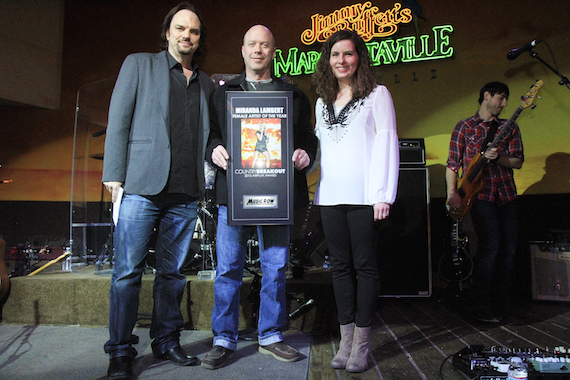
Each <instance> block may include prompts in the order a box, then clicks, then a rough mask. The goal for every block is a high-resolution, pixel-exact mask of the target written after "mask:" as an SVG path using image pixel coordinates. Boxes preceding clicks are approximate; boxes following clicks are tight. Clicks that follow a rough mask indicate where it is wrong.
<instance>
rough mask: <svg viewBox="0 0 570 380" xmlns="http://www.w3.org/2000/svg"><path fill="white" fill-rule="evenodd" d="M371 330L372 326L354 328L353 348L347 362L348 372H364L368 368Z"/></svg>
mask: <svg viewBox="0 0 570 380" xmlns="http://www.w3.org/2000/svg"><path fill="white" fill-rule="evenodd" d="M370 330H371V327H370V326H368V327H358V326H356V327H355V328H354V338H353V340H352V350H351V351H350V357H349V358H348V362H347V363H346V368H345V369H346V371H347V372H364V371H366V370H367V369H368V356H369V355H370Z"/></svg>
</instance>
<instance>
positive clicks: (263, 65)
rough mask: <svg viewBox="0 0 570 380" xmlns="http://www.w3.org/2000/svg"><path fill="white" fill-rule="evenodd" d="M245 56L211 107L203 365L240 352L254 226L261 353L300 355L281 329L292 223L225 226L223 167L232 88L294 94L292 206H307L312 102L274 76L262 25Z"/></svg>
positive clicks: (247, 41) (269, 39)
mask: <svg viewBox="0 0 570 380" xmlns="http://www.w3.org/2000/svg"><path fill="white" fill-rule="evenodd" d="M241 53H242V56H243V61H244V64H245V71H244V72H243V73H242V74H241V75H240V76H239V77H237V78H235V79H233V80H231V81H228V82H227V83H226V84H225V85H224V86H222V87H220V88H218V89H217V90H216V91H215V92H214V94H213V95H212V98H211V103H210V117H211V125H210V129H211V130H210V137H209V139H208V147H207V149H206V158H207V159H208V160H210V161H211V162H212V163H213V164H214V165H216V166H217V168H218V171H217V174H216V200H217V201H218V203H219V206H220V207H219V213H218V231H217V239H216V243H217V245H216V255H217V267H216V278H215V280H214V309H213V312H212V332H213V334H214V342H213V348H212V350H211V351H210V352H209V353H208V354H207V355H206V357H205V358H204V359H203V360H202V367H204V368H208V369H217V368H220V367H222V366H223V365H224V364H225V363H226V362H227V360H228V359H230V358H231V357H232V356H233V355H234V352H235V351H236V349H237V340H238V323H239V306H240V288H241V284H242V278H243V270H244V264H245V257H246V249H247V239H248V237H249V236H251V234H252V232H253V230H252V229H254V228H256V229H257V236H258V239H259V259H260V263H261V269H262V271H263V279H262V282H261V292H260V305H259V314H258V315H259V321H258V326H257V328H258V343H259V352H260V353H262V354H267V355H271V356H272V357H274V358H275V359H277V360H280V361H284V362H293V361H296V360H297V359H298V358H299V352H298V351H297V350H296V349H294V348H292V347H290V346H288V345H287V344H286V343H285V342H283V336H282V334H281V330H282V328H283V326H284V325H285V322H286V304H285V301H286V294H285V269H286V266H287V261H288V258H289V228H290V227H289V226H284V225H279V226H275V225H274V226H272V225H263V226H234V225H228V223H227V204H228V192H227V182H226V170H227V167H228V160H229V159H230V156H229V154H228V152H227V150H226V142H227V128H226V125H227V120H226V92H227V91H292V92H293V143H294V147H295V151H294V152H293V157H292V159H293V163H294V166H295V195H294V198H295V207H296V208H298V207H302V206H303V205H306V204H307V203H308V202H309V196H308V191H307V179H306V173H305V170H306V169H307V168H308V167H310V165H311V164H312V163H313V162H314V159H315V155H316V150H317V139H316V137H315V135H314V133H313V127H312V124H311V119H310V118H311V105H310V103H309V100H308V98H307V96H306V95H305V94H304V93H303V92H302V91H301V90H299V89H298V88H297V87H295V86H293V85H290V84H287V83H285V82H284V81H282V80H281V79H279V78H276V77H275V76H273V75H272V62H273V57H274V55H275V39H274V38H273V34H272V33H271V31H270V30H269V29H267V28H266V27H265V26H263V25H255V26H253V27H251V28H250V29H249V30H248V31H247V33H246V34H245V36H244V38H243V45H242V47H241Z"/></svg>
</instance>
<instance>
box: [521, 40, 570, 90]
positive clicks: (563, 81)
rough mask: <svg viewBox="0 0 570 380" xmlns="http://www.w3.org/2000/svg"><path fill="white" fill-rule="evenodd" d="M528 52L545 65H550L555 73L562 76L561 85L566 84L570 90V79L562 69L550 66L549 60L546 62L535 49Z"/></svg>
mask: <svg viewBox="0 0 570 380" xmlns="http://www.w3.org/2000/svg"><path fill="white" fill-rule="evenodd" d="M528 53H529V54H530V56H531V57H532V58H536V59H538V60H539V61H540V62H542V63H543V64H544V66H546V67H548V68H549V69H550V70H552V72H553V73H555V74H556V75H558V76H559V77H560V82H558V84H559V85H561V86H566V87H567V88H568V89H569V90H570V81H569V80H568V78H566V77H565V76H564V75H562V73H560V71H558V70H556V69H555V68H554V67H552V66H550V65H549V64H548V63H547V62H545V61H544V60H543V59H542V58H540V57H539V56H538V53H537V52H536V51H534V49H530V51H529V52H528Z"/></svg>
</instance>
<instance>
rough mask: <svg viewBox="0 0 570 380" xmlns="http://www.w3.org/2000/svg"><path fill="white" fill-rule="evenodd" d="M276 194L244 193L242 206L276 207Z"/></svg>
mask: <svg viewBox="0 0 570 380" xmlns="http://www.w3.org/2000/svg"><path fill="white" fill-rule="evenodd" d="M277 206H278V196H277V195H244V196H243V208H249V209H252V208H253V209H255V208H277Z"/></svg>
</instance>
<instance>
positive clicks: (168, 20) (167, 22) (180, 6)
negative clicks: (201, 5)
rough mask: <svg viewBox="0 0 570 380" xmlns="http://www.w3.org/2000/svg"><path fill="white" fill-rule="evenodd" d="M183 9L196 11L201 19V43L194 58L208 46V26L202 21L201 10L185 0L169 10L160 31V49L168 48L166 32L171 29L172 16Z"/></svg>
mask: <svg viewBox="0 0 570 380" xmlns="http://www.w3.org/2000/svg"><path fill="white" fill-rule="evenodd" d="M183 9H187V10H189V11H191V12H194V13H195V14H196V16H198V20H200V44H199V45H198V49H197V50H196V51H195V52H194V58H196V57H199V56H200V54H201V53H202V50H204V48H205V46H206V27H205V26H204V22H203V21H202V15H201V14H200V12H199V11H198V10H197V9H196V7H194V6H193V5H192V4H190V3H189V2H187V1H185V2H183V3H180V4H178V5H177V6H175V7H174V8H172V9H171V10H170V12H168V14H167V15H166V17H165V18H164V21H163V22H162V27H161V31H160V39H161V42H160V50H168V41H167V40H166V32H168V30H169V29H170V24H171V23H172V18H173V17H174V15H175V14H176V13H178V12H180V11H181V10H183Z"/></svg>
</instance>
